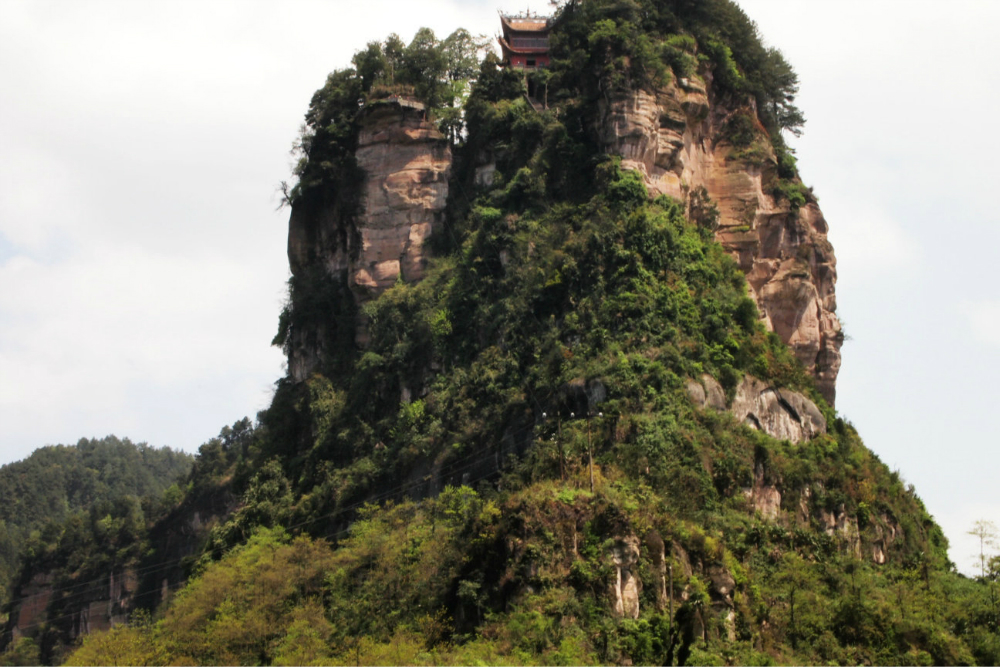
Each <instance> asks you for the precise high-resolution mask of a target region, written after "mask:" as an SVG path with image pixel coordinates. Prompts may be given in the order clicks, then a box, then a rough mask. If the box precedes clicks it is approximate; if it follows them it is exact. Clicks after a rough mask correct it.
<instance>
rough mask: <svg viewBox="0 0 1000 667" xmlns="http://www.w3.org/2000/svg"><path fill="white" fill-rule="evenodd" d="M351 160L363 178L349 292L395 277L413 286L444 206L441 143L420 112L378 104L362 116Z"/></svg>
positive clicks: (384, 284) (447, 166)
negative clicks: (357, 246) (358, 238)
mask: <svg viewBox="0 0 1000 667" xmlns="http://www.w3.org/2000/svg"><path fill="white" fill-rule="evenodd" d="M355 157H356V159H357V161H358V165H359V166H360V167H361V169H362V170H364V172H365V186H364V202H365V204H364V212H363V213H362V215H361V219H360V220H359V221H358V231H359V232H360V234H361V248H360V253H359V254H358V257H357V258H356V259H355V260H354V261H353V262H352V265H351V267H350V268H351V271H350V275H351V282H352V285H353V286H354V287H356V288H368V289H372V290H375V292H381V291H383V290H385V289H387V288H389V287H391V286H392V285H393V284H395V282H396V280H398V279H399V278H402V279H403V280H405V281H407V282H414V281H417V280H420V279H421V278H422V277H423V275H424V269H425V267H426V265H427V252H426V249H425V248H424V243H425V242H426V241H427V239H428V237H430V235H431V231H432V230H433V229H434V226H435V224H437V223H439V222H440V221H441V216H442V215H443V212H444V207H445V203H446V201H447V199H448V174H449V171H450V170H451V147H450V145H449V143H448V140H447V139H446V138H445V137H444V135H443V134H441V133H440V132H439V131H438V130H437V128H436V127H435V126H434V124H433V123H431V122H430V121H428V120H427V119H426V117H425V115H424V111H423V105H420V104H419V103H415V102H407V101H405V100H396V101H393V102H389V103H387V102H380V103H378V104H376V105H374V106H373V107H371V108H370V109H368V110H366V112H365V116H364V121H363V125H362V128H361V134H360V136H359V137H358V151H357V153H356V156H355Z"/></svg>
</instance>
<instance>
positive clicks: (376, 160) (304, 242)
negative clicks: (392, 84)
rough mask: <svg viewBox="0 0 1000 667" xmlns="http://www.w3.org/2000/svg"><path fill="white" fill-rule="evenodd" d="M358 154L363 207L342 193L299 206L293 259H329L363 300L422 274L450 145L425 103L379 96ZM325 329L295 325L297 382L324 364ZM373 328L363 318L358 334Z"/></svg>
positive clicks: (300, 269) (326, 266)
mask: <svg viewBox="0 0 1000 667" xmlns="http://www.w3.org/2000/svg"><path fill="white" fill-rule="evenodd" d="M361 114H362V116H361V121H360V124H361V128H360V132H359V135H358V147H357V151H356V153H355V159H356V161H357V164H358V166H359V167H360V168H361V170H362V171H363V172H364V181H363V185H362V192H361V206H360V210H359V211H358V214H357V215H356V216H352V215H350V214H349V213H345V211H344V207H343V206H342V199H343V198H342V197H341V198H340V200H337V199H335V200H332V201H331V202H330V203H329V204H328V205H327V206H325V207H322V208H320V209H319V210H316V209H307V208H299V207H296V208H293V210H292V215H291V218H290V220H289V231H288V260H289V265H290V267H291V270H292V274H293V275H295V276H298V275H303V274H305V273H306V272H307V271H308V270H309V269H310V268H313V267H317V266H318V267H322V270H323V271H325V272H326V273H327V274H329V275H330V276H333V277H334V278H336V279H337V280H340V281H342V282H343V283H344V284H345V285H346V286H347V287H348V288H350V290H351V291H352V292H353V293H354V297H355V301H356V303H357V304H358V305H361V304H363V303H365V302H366V301H368V300H370V299H371V298H373V297H374V296H377V295H378V294H380V293H381V292H383V291H385V290H386V289H388V288H389V287H391V286H392V285H393V284H395V282H396V281H397V280H400V279H401V280H404V281H407V282H413V281H417V280H420V278H422V277H423V274H424V269H425V267H426V265H427V249H426V248H425V243H426V241H427V239H428V238H429V237H430V235H431V232H432V231H433V230H434V228H435V226H436V225H438V224H439V223H440V222H441V220H442V216H443V215H444V208H445V202H446V200H447V199H448V177H449V173H450V171H451V161H452V156H451V146H450V144H449V143H448V140H447V139H446V138H445V137H444V135H443V134H441V133H440V132H439V131H438V130H437V128H436V127H435V126H434V124H433V123H432V122H430V121H429V120H427V115H426V110H425V108H424V105H423V104H421V103H419V102H416V101H413V100H410V99H408V98H404V97H392V98H389V99H387V100H379V101H377V102H375V103H373V104H371V105H369V106H368V107H367V108H365V109H364V110H362V112H361ZM324 338H325V335H324V332H293V340H292V341H291V343H290V345H289V361H288V368H289V373H290V375H291V377H292V379H293V380H295V381H296V382H298V381H301V380H304V379H305V378H306V377H308V375H309V374H310V373H311V372H312V371H313V370H314V369H315V368H316V367H317V365H318V364H319V360H320V358H321V356H322V350H321V349H320V348H321V346H322V340H323V339H324ZM366 339H367V330H366V326H365V324H364V322H363V321H361V322H359V326H358V330H357V334H356V341H357V342H358V343H359V344H361V345H364V344H365V341H366Z"/></svg>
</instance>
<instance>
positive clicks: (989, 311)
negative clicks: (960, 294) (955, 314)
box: [959, 299, 1000, 347]
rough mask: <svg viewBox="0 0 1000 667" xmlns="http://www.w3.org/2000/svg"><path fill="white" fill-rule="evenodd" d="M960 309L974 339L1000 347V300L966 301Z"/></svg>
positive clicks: (960, 305) (961, 304)
mask: <svg viewBox="0 0 1000 667" xmlns="http://www.w3.org/2000/svg"><path fill="white" fill-rule="evenodd" d="M959 307H960V309H961V312H962V314H963V315H964V316H965V318H966V322H967V324H968V326H969V329H970V331H971V333H972V336H973V338H975V339H976V340H977V341H979V342H980V343H985V344H987V345H993V346H997V347H1000V300H996V299H980V300H975V301H973V300H965V301H962V302H961V303H960V304H959Z"/></svg>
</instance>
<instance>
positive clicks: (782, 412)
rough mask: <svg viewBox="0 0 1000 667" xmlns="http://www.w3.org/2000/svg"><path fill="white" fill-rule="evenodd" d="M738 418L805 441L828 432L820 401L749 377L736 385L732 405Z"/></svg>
mask: <svg viewBox="0 0 1000 667" xmlns="http://www.w3.org/2000/svg"><path fill="white" fill-rule="evenodd" d="M730 410H731V411H732V413H733V416H734V417H736V419H738V420H740V421H742V422H744V423H745V424H747V425H748V426H750V427H752V428H756V429H758V430H760V431H764V432H765V433H767V434H768V435H771V436H773V437H775V438H778V439H779V440H790V441H792V442H804V441H806V440H809V439H810V438H812V437H813V436H816V435H819V434H820V433H826V418H825V417H824V416H823V413H822V412H820V411H819V408H817V407H816V404H815V403H813V402H812V401H810V400H809V399H808V398H806V397H805V396H803V395H802V394H800V393H798V392H795V391H789V390H788V389H773V388H771V387H770V386H768V385H767V384H765V383H764V382H761V381H760V380H758V379H757V378H755V377H750V376H747V377H745V378H743V382H741V383H740V384H739V386H738V387H737V388H736V397H735V398H734V399H733V404H732V406H731V408H730Z"/></svg>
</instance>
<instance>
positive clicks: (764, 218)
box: [598, 72, 843, 404]
mask: <svg viewBox="0 0 1000 667" xmlns="http://www.w3.org/2000/svg"><path fill="white" fill-rule="evenodd" d="M703 75H704V79H705V80H707V81H708V84H707V85H705V84H703V83H702V82H701V81H700V80H698V79H691V80H685V79H682V80H680V81H678V82H674V83H671V84H670V85H668V86H667V87H665V88H664V89H662V90H657V91H655V92H649V91H644V90H639V91H635V92H633V93H631V94H629V95H627V96H625V97H622V98H619V99H617V100H614V101H612V102H610V103H604V104H603V105H602V110H601V111H602V114H601V119H600V121H599V127H598V132H599V135H600V141H601V143H602V146H603V149H604V150H605V151H606V152H607V153H610V154H615V155H619V156H621V158H622V166H623V167H625V168H628V169H635V170H637V171H639V172H641V173H642V175H643V177H644V178H645V181H646V185H647V187H648V188H649V191H650V194H652V195H654V196H655V195H659V194H666V195H670V196H671V197H674V198H676V199H678V200H680V201H682V202H684V203H685V204H686V206H687V208H688V214H689V217H690V218H691V219H692V220H695V221H700V222H703V223H706V224H711V226H712V227H715V228H716V238H717V239H718V240H719V241H720V242H721V243H722V244H723V246H724V247H725V248H726V249H727V250H728V251H729V252H730V253H731V254H732V255H733V257H734V258H735V259H736V260H737V262H738V263H739V265H740V267H741V268H742V269H743V272H744V273H745V274H746V276H747V282H748V283H749V286H750V291H751V296H752V297H753V298H754V299H755V300H756V301H757V305H758V307H759V309H760V312H761V315H762V317H763V319H764V322H765V325H766V326H767V327H768V328H769V329H770V330H772V331H774V332H775V333H777V334H778V335H779V336H780V337H781V338H782V340H784V341H785V342H786V343H788V345H790V346H791V347H792V349H793V350H794V351H795V354H796V355H797V356H798V358H799V359H800V360H801V361H802V363H803V364H804V365H805V367H806V368H807V369H809V370H810V372H812V373H813V375H814V376H815V377H816V381H817V384H818V386H819V389H820V391H821V392H822V394H823V396H824V397H825V398H826V399H827V400H828V401H829V402H830V403H831V404H833V402H834V398H835V384H836V379H837V373H838V371H839V369H840V346H841V344H842V342H843V335H842V333H841V328H840V321H839V320H838V318H837V315H836V308H837V302H836V295H835V293H834V286H835V283H836V280H837V271H836V258H835V257H834V254H833V248H832V246H831V245H830V243H829V241H827V237H826V235H827V224H826V220H824V218H823V214H822V213H821V212H820V210H819V207H818V206H817V205H816V203H815V202H814V201H807V203H806V204H805V205H803V206H801V207H799V208H797V209H796V208H794V207H792V206H790V205H789V204H788V202H787V201H784V200H781V199H780V198H776V197H775V196H774V194H773V185H774V183H776V182H777V163H776V159H775V156H774V153H773V150H772V149H771V147H770V145H769V144H767V143H766V142H758V143H757V144H756V145H755V154H754V155H753V156H752V157H746V156H741V155H740V153H739V152H738V151H736V150H734V147H733V146H732V144H731V143H729V142H728V141H727V140H726V139H725V136H724V135H725V132H724V128H725V126H726V123H727V122H728V121H729V120H730V119H731V118H732V116H733V115H734V114H736V113H742V114H746V115H748V116H752V117H753V118H754V119H755V120H756V113H755V111H754V110H753V108H752V105H750V106H748V107H746V108H733V107H734V105H732V104H731V103H727V102H725V101H723V100H719V99H715V95H714V92H713V88H712V85H711V74H710V72H703ZM757 125H758V126H759V122H758V123H757ZM758 131H759V132H763V127H758ZM716 213H717V215H716Z"/></svg>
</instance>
